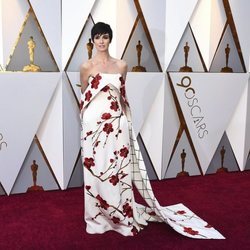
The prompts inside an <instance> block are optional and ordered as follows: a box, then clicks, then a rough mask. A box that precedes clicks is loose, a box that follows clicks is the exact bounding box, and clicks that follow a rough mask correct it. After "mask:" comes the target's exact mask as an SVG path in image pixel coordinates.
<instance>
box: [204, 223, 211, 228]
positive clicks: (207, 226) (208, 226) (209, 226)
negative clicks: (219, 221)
mask: <svg viewBox="0 0 250 250" xmlns="http://www.w3.org/2000/svg"><path fill="white" fill-rule="evenodd" d="M205 227H206V228H212V227H213V226H211V225H209V224H207V225H206V226H205Z"/></svg>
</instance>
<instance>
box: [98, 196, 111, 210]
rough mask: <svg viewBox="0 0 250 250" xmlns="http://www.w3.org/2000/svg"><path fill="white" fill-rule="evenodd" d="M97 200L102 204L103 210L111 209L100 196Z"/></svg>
mask: <svg viewBox="0 0 250 250" xmlns="http://www.w3.org/2000/svg"><path fill="white" fill-rule="evenodd" d="M96 199H97V200H98V201H99V202H100V206H101V208H104V209H105V210H107V209H108V208H109V204H108V203H107V201H105V200H104V199H103V198H102V197H101V196H100V195H99V194H98V195H97V196H96Z"/></svg>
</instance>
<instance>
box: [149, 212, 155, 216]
mask: <svg viewBox="0 0 250 250" xmlns="http://www.w3.org/2000/svg"><path fill="white" fill-rule="evenodd" d="M148 214H149V215H151V216H155V215H156V213H155V212H154V211H152V212H150V213H148Z"/></svg>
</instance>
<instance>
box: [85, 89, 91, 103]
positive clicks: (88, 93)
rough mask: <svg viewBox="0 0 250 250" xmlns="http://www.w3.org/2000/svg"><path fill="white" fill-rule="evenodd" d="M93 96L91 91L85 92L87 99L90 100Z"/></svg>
mask: <svg viewBox="0 0 250 250" xmlns="http://www.w3.org/2000/svg"><path fill="white" fill-rule="evenodd" d="M91 97H92V94H91V91H90V90H89V91H87V92H86V94H85V101H87V102H89V101H90V98H91Z"/></svg>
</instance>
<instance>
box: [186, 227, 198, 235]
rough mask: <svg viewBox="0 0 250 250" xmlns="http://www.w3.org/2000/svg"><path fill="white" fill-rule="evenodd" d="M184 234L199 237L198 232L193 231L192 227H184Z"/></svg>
mask: <svg viewBox="0 0 250 250" xmlns="http://www.w3.org/2000/svg"><path fill="white" fill-rule="evenodd" d="M184 232H185V233H188V234H191V235H197V234H199V232H198V231H195V230H193V229H192V228H191V227H184Z"/></svg>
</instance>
